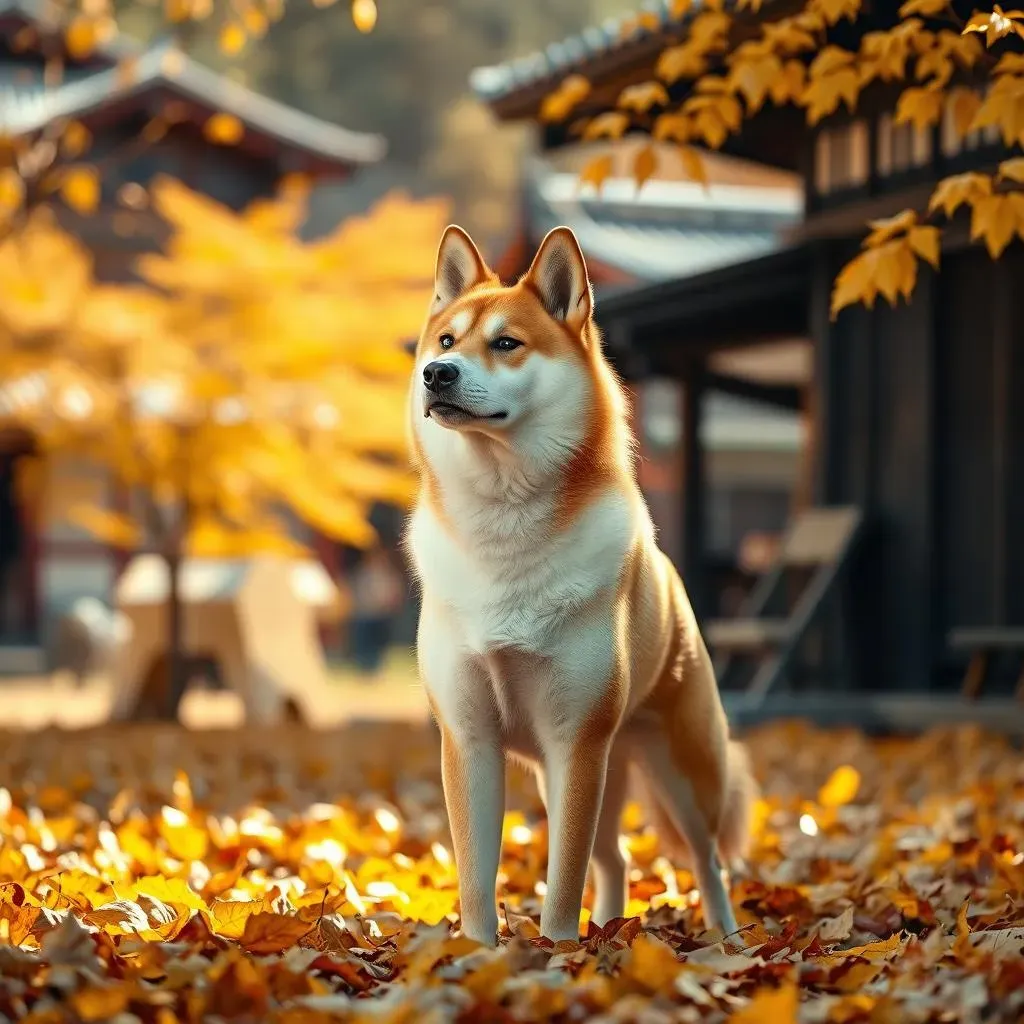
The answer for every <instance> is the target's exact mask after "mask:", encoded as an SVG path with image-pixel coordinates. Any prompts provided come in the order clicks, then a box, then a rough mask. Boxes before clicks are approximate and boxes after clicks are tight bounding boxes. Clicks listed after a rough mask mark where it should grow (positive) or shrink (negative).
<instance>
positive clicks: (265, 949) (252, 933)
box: [239, 911, 312, 954]
mask: <svg viewBox="0 0 1024 1024" xmlns="http://www.w3.org/2000/svg"><path fill="white" fill-rule="evenodd" d="M311 930H312V927H311V926H310V925H309V924H308V923H307V922H306V921H302V920H300V919H299V918H297V917H295V916H290V915H286V914H273V913H267V912H266V911H260V912H259V913H257V914H252V915H251V916H249V917H247V918H246V920H245V927H244V928H243V929H242V935H241V938H240V939H239V942H240V943H241V945H242V946H243V947H244V948H245V949H247V950H248V951H249V952H250V953H257V954H266V953H280V952H281V951H282V950H284V949H287V948H288V947H289V946H294V945H295V944H296V943H297V942H298V941H299V940H300V939H302V938H304V937H305V936H306V935H308V934H309V933H310V931H311Z"/></svg>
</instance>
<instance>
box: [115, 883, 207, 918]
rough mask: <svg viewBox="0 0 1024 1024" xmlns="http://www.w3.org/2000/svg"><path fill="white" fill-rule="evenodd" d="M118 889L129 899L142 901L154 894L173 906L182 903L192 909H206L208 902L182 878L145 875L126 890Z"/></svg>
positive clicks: (156, 897)
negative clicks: (143, 898)
mask: <svg viewBox="0 0 1024 1024" xmlns="http://www.w3.org/2000/svg"><path fill="white" fill-rule="evenodd" d="M118 891H119V892H123V893H124V896H125V897H126V898H127V899H133V900H137V901H140V902H141V897H142V896H152V897H154V898H155V899H158V900H161V901H162V902H164V903H167V904H170V905H171V906H174V905H175V904H181V906H183V907H188V908H189V909H190V910H206V904H205V903H204V902H203V900H202V898H201V897H200V896H199V894H198V893H197V892H195V891H194V890H193V889H190V888H189V885H188V883H187V882H185V881H184V880H183V879H180V878H164V877H163V876H162V875H145V876H143V877H141V878H137V879H136V880H135V881H134V882H132V883H131V885H129V886H127V888H126V889H124V890H122V889H121V888H120V887H119V888H118Z"/></svg>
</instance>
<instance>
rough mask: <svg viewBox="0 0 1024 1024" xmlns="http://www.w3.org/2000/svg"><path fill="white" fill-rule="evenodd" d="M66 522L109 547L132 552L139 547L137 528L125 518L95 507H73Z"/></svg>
mask: <svg viewBox="0 0 1024 1024" xmlns="http://www.w3.org/2000/svg"><path fill="white" fill-rule="evenodd" d="M67 518H68V521H69V522H72V523H75V524H77V525H78V526H80V527H82V529H83V530H88V531H89V533H91V534H93V536H95V537H96V538H97V539H98V540H101V541H102V542H103V543H104V544H109V545H110V546H111V547H116V548H123V549H125V550H132V549H134V548H137V547H138V546H139V542H140V539H141V538H140V534H139V528H138V526H136V525H135V523H133V522H132V521H131V520H130V519H128V518H127V517H126V516H123V515H121V514H120V513H118V512H112V511H110V510H109V509H104V508H97V507H96V506H95V505H74V506H72V508H71V509H70V510H69V511H68V515H67Z"/></svg>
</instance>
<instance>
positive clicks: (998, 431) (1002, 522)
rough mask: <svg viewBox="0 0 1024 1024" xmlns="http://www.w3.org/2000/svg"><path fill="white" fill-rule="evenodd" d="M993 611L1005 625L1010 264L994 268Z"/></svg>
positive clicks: (1004, 262)
mask: <svg viewBox="0 0 1024 1024" xmlns="http://www.w3.org/2000/svg"><path fill="white" fill-rule="evenodd" d="M992 275H993V278H994V280H993V281H992V292H991V295H992V361H993V367H992V369H993V373H992V389H993V394H992V461H993V467H992V468H993V473H992V489H993V494H992V548H993V551H992V568H993V572H992V591H993V592H992V612H993V617H994V620H995V623H996V624H997V625H1002V624H1003V623H1005V622H1006V608H1007V596H1008V584H1009V578H1008V574H1007V558H1008V551H1009V546H1008V526H1009V524H1008V522H1007V514H1008V512H1009V508H1008V497H1009V491H1008V486H1007V485H1008V482H1009V481H1008V477H1009V472H1010V466H1009V448H1010V444H1009V442H1010V375H1011V346H1012V345H1013V337H1012V335H1013V317H1014V310H1013V297H1012V295H1011V294H1010V290H1011V288H1012V287H1013V285H1012V283H1011V279H1010V274H1009V271H1008V269H1007V263H1006V261H1004V260H998V261H996V263H995V264H994V265H993V267H992Z"/></svg>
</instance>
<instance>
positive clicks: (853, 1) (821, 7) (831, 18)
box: [807, 0, 861, 25]
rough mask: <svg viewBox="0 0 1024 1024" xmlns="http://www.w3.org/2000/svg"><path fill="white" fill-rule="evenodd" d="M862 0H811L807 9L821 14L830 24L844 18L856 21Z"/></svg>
mask: <svg viewBox="0 0 1024 1024" xmlns="http://www.w3.org/2000/svg"><path fill="white" fill-rule="evenodd" d="M860 5H861V0H810V2H809V3H808V4H807V9H808V10H809V11H812V12H817V13H819V14H821V15H822V16H823V17H824V18H825V21H826V22H827V23H828V24H829V25H834V24H835V23H836V22H837V21H840V20H841V19H843V18H848V19H849V20H850V21H856V20H857V16H858V15H859V14H860Z"/></svg>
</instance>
